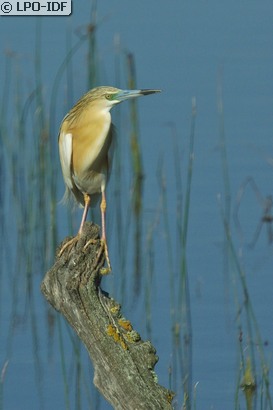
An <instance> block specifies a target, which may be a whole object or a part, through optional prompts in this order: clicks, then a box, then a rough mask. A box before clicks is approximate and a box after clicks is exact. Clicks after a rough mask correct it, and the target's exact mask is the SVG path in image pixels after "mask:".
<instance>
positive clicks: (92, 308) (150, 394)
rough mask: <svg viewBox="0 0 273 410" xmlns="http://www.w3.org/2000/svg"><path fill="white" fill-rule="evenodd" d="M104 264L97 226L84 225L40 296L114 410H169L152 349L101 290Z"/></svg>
mask: <svg viewBox="0 0 273 410" xmlns="http://www.w3.org/2000/svg"><path fill="white" fill-rule="evenodd" d="M68 239H69V238H68ZM68 239H65V241H64V242H63V243H62V244H61V246H63V245H64V243H65V242H67V240H68ZM88 242H89V244H88V245H87V246H86V244H87V243H88ZM58 253H59V251H58ZM104 262H105V256H104V252H102V251H101V244H100V236H99V227H98V226H97V225H95V224H92V223H89V222H86V223H85V225H84V228H83V232H82V234H81V235H80V236H79V238H78V239H77V240H75V241H74V242H73V244H72V246H71V247H69V246H68V247H67V249H65V250H64V252H63V253H62V255H61V256H60V257H59V256H57V257H56V261H55V264H54V266H53V267H52V268H51V269H50V270H49V271H48V272H47V273H46V275H45V278H44V280H43V282H42V284H41V290H42V293H43V294H44V296H45V298H46V299H47V301H48V302H49V303H50V304H51V305H52V306H53V307H54V308H55V309H56V310H57V311H58V312H60V313H61V314H62V315H63V316H64V317H65V318H66V320H67V321H68V323H69V324H70V326H72V328H73V329H74V330H75V332H76V333H77V335H78V336H79V338H80V339H81V341H82V342H83V343H84V344H85V346H86V349H87V350H88V353H89V356H90V359H91V361H92V363H93V367H94V384H95V386H96V387H97V388H98V390H99V391H100V392H101V393H102V394H103V396H104V397H105V398H106V400H108V402H109V403H110V404H111V405H112V406H113V408H114V409H117V410H119V409H123V410H131V409H134V410H141V409H143V410H149V409H151V410H152V409H155V410H159V409H166V410H168V409H172V405H171V402H172V399H173V396H174V394H173V393H172V392H171V391H170V390H168V389H166V388H164V387H162V386H160V385H159V384H158V383H157V377H156V374H155V372H154V366H155V364H156V363H157V361H158V357H157V356H156V354H155V353H156V351H155V349H154V347H153V346H152V344H151V343H150V342H149V341H143V340H142V339H141V337H140V335H139V334H138V333H137V332H136V331H135V330H134V329H133V328H132V325H131V323H130V321H129V320H126V319H125V318H124V317H123V316H122V313H121V306H120V305H119V304H118V303H117V302H116V301H115V300H114V299H112V298H111V297H109V295H108V294H106V293H105V292H103V291H102V290H101V288H100V282H101V277H102V275H101V272H102V271H101V269H102V268H103V264H104Z"/></svg>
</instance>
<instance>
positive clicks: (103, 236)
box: [82, 190, 112, 275]
mask: <svg viewBox="0 0 273 410" xmlns="http://www.w3.org/2000/svg"><path fill="white" fill-rule="evenodd" d="M101 195H102V199H101V204H100V210H101V231H102V234H101V248H100V251H99V254H98V257H97V259H99V258H100V256H101V253H102V251H104V253H105V259H106V263H107V265H108V268H102V269H101V274H102V275H106V274H107V273H109V272H111V270H112V269H111V263H110V259H109V254H108V247H107V241H106V230H105V214H106V198H105V192H104V190H103V191H102V194H101ZM83 223H84V215H83V219H82V224H83ZM91 243H92V244H93V243H94V239H90V241H88V242H87V243H86V244H85V245H84V249H86V248H87V247H88V246H89V245H90V244H91Z"/></svg>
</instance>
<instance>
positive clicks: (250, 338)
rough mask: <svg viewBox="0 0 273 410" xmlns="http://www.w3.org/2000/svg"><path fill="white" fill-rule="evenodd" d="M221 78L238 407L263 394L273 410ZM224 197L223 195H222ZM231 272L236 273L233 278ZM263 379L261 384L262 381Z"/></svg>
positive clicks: (224, 209)
mask: <svg viewBox="0 0 273 410" xmlns="http://www.w3.org/2000/svg"><path fill="white" fill-rule="evenodd" d="M220 74H221V75H220V76H219V79H218V87H217V91H218V94H217V106H218V114H219V119H220V126H219V136H220V155H221V164H222V176H223V187H224V194H223V198H224V203H223V204H222V203H221V201H220V212H221V218H222V222H223V226H224V272H225V281H226V284H228V283H229V282H228V279H230V280H231V281H232V283H233V291H234V304H235V307H236V311H235V317H236V326H237V331H238V339H237V343H238V347H239V357H240V361H239V364H238V368H239V370H238V376H237V383H236V387H235V397H234V405H235V409H240V408H241V402H242V393H243V397H244V401H245V406H244V408H245V407H246V408H247V410H252V409H255V408H257V404H258V397H259V396H260V403H259V404H260V406H259V409H261V410H265V409H272V408H273V407H272V399H271V393H270V389H269V387H270V383H269V363H268V361H267V359H266V357H265V353H264V345H263V342H262V337H261V334H260V329H259V324H258V322H257V319H256V316H255V312H254V307H253V304H252V301H251V296H250V293H249V290H248V283H247V275H246V272H245V269H244V268H243V265H242V261H241V259H240V257H239V256H238V252H237V251H236V247H235V244H234V242H235V241H234V238H233V235H232V228H231V219H230V216H231V199H232V198H231V190H230V177H229V162H228V155H227V147H226V138H225V125H224V105H223V96H222V85H221V84H222V77H221V76H222V73H220ZM219 198H220V199H221V197H220V196H219ZM230 272H232V275H231V278H230ZM258 380H261V384H260V383H258Z"/></svg>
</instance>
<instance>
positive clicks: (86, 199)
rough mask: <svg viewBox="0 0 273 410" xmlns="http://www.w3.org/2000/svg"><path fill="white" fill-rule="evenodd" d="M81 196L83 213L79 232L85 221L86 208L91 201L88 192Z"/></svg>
mask: <svg viewBox="0 0 273 410" xmlns="http://www.w3.org/2000/svg"><path fill="white" fill-rule="evenodd" d="M83 197H84V210H83V214H82V220H81V224H80V229H79V234H80V233H82V228H83V225H84V222H85V221H86V218H87V214H88V209H89V207H90V202H91V198H90V196H89V195H88V194H84V195H83Z"/></svg>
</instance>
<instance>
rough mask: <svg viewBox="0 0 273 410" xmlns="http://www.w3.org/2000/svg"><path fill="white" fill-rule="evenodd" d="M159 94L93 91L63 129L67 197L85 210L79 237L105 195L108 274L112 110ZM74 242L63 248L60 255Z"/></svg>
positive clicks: (110, 89)
mask: <svg viewBox="0 0 273 410" xmlns="http://www.w3.org/2000/svg"><path fill="white" fill-rule="evenodd" d="M158 92H161V90H156V89H140V90H121V89H119V88H115V87H110V86H100V87H96V88H93V89H91V90H89V91H88V92H87V93H86V94H84V95H83V96H82V97H81V98H80V99H79V100H78V102H77V103H76V104H75V105H74V106H73V107H72V109H71V110H70V111H69V112H68V114H67V115H66V116H65V117H64V119H63V121H62V123H61V126H60V131H59V137H58V144H59V155H60V163H61V169H62V174H63V178H64V183H65V186H66V192H65V198H67V197H69V196H71V195H72V196H74V199H75V200H76V202H78V203H79V204H80V205H82V206H83V207H84V210H83V214H82V219H81V223H80V227H79V231H78V234H77V235H76V237H78V236H79V235H81V233H82V230H83V226H84V223H85V221H86V218H87V214H88V210H89V208H90V206H95V205H96V203H97V201H98V198H99V196H100V195H101V203H100V211H101V231H102V232H101V244H102V248H103V249H104V252H105V259H106V262H107V265H108V269H107V271H111V264H110V259H109V253H108V246H107V239H106V227H105V219H106V194H105V189H106V184H107V181H108V179H109V176H110V171H111V158H110V151H111V150H110V147H111V145H113V144H112V142H113V137H114V125H113V124H112V121H111V114H110V110H111V108H112V107H114V106H115V105H117V104H119V103H121V102H123V101H125V100H128V99H132V98H136V97H141V96H145V95H149V94H155V93H158ZM76 237H75V238H76ZM73 240H74V239H72V240H71V241H69V242H67V243H66V244H65V245H64V246H63V247H62V249H61V251H60V253H59V255H61V254H62V253H63V251H64V250H65V249H66V248H67V246H69V244H70V243H72V242H73Z"/></svg>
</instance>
